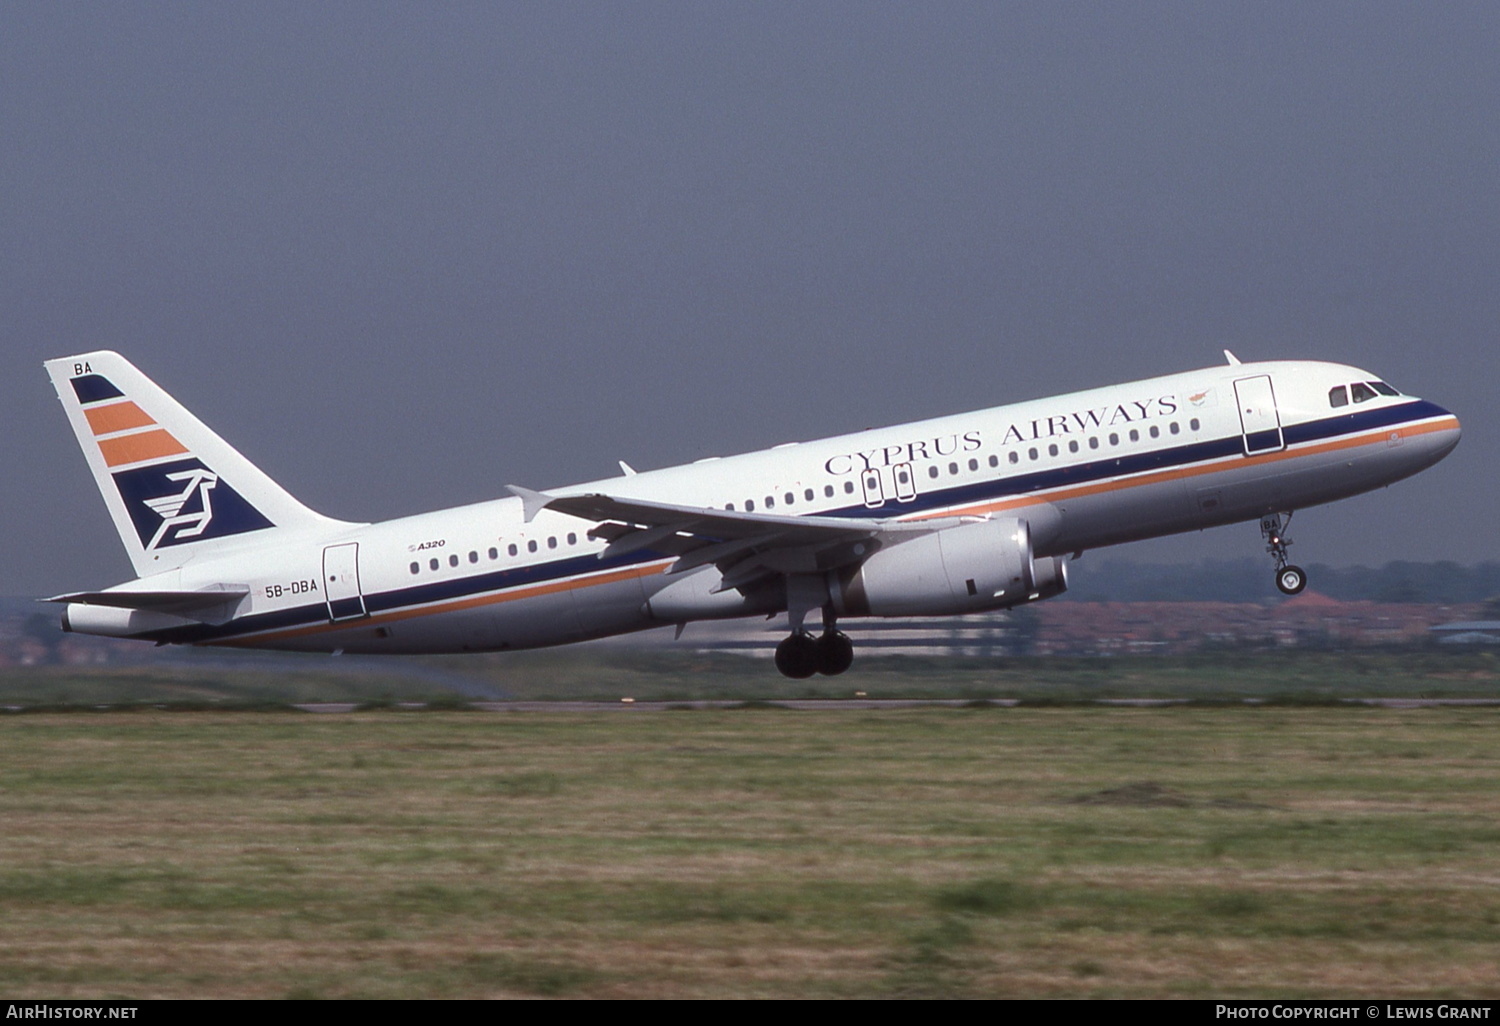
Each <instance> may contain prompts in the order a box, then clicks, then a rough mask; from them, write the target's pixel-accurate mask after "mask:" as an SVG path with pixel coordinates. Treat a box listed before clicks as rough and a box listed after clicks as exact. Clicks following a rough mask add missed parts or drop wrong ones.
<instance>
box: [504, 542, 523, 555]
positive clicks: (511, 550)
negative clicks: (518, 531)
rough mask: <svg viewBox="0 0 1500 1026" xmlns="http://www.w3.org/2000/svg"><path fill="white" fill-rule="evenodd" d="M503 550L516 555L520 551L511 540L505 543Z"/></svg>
mask: <svg viewBox="0 0 1500 1026" xmlns="http://www.w3.org/2000/svg"><path fill="white" fill-rule="evenodd" d="M505 551H506V552H508V553H510V554H511V555H512V556H514V555H517V554H518V553H519V552H520V550H519V549H517V548H516V543H515V542H511V543H510V544H509V545H507V546H506V547H505Z"/></svg>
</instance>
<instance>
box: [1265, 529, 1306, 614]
mask: <svg viewBox="0 0 1500 1026" xmlns="http://www.w3.org/2000/svg"><path fill="white" fill-rule="evenodd" d="M1291 523H1292V514H1291V513H1288V514H1287V515H1286V523H1285V525H1283V524H1282V520H1281V514H1279V513H1272V514H1271V515H1270V516H1268V517H1261V518H1260V533H1261V536H1262V537H1263V538H1265V539H1266V551H1267V552H1269V553H1270V554H1271V558H1272V559H1274V560H1275V561H1276V587H1277V588H1279V589H1280V590H1281V593H1282V594H1283V595H1296V594H1297V593H1299V592H1300V591H1301V590H1302V589H1303V588H1305V587H1307V571H1306V570H1303V569H1302V568H1301V567H1300V566H1293V565H1292V564H1291V563H1288V562H1287V556H1286V550H1287V546H1289V545H1291V544H1292V543H1291V541H1289V540H1288V539H1287V536H1286V527H1290V526H1291Z"/></svg>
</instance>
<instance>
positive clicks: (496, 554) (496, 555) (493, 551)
mask: <svg viewBox="0 0 1500 1026" xmlns="http://www.w3.org/2000/svg"><path fill="white" fill-rule="evenodd" d="M490 558H491V559H499V558H500V550H499V549H490Z"/></svg>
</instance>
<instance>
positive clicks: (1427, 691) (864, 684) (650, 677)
mask: <svg viewBox="0 0 1500 1026" xmlns="http://www.w3.org/2000/svg"><path fill="white" fill-rule="evenodd" d="M236 656H239V657H242V658H236ZM203 659H211V660H213V662H212V663H209V664H205V663H203V662H201V660H203ZM271 659H272V661H270V662H266V661H263V660H262V657H261V656H259V655H258V654H252V653H229V654H225V653H214V652H210V653H200V652H188V653H172V654H171V655H170V656H168V657H164V658H163V659H162V660H161V661H159V662H153V663H150V664H147V665H137V666H115V667H97V668H90V669H78V668H72V667H12V668H7V669H4V670H0V706H7V705H11V706H24V707H27V708H35V707H39V706H41V707H54V708H65V707H84V708H93V707H95V706H99V705H104V706H110V707H115V706H119V705H148V706H149V705H164V706H167V707H171V708H185V709H214V708H272V707H275V706H277V705H280V704H285V703H291V702H361V703H372V704H384V705H394V704H396V703H400V702H429V703H439V704H447V705H450V706H455V705H458V704H461V703H463V702H465V701H468V700H470V699H473V698H477V697H497V698H498V697H509V698H515V699H526V700H548V699H582V700H598V701H609V702H616V701H619V700H620V699H621V698H624V697H630V698H635V699H637V700H664V701H686V700H691V699H721V700H729V701H736V702H746V703H751V704H754V703H759V702H775V701H777V700H784V699H790V698H849V697H852V696H854V695H855V694H856V692H863V693H864V694H866V695H868V696H869V697H872V698H945V699H955V698H956V699H968V700H971V701H974V702H984V701H985V700H989V699H1001V698H1003V699H1020V700H1023V701H1026V702H1028V703H1033V704H1035V703H1048V702H1052V703H1063V704H1067V703H1077V702H1089V701H1095V700H1099V699H1130V698H1173V699H1180V700H1186V701H1193V702H1205V703H1211V702H1226V701H1229V702H1238V701H1243V700H1245V699H1255V700H1259V701H1270V702H1276V703H1281V704H1311V705H1316V704H1326V703H1334V702H1338V701H1339V700H1341V699H1344V698H1349V697H1392V696H1396V697H1414V698H1438V697H1446V698H1494V697H1497V696H1500V665H1497V663H1496V660H1495V657H1494V654H1493V653H1489V652H1473V651H1463V650H1457V649H1450V648H1438V647H1433V648H1422V649H1413V650H1406V651H1361V652H1277V651H1239V650H1236V651H1229V652H1221V653H1208V654H1200V655H1192V656H1173V657H1145V656H1137V657H1122V658H1116V659H1103V658H1099V659H1064V658H1023V659H996V660H977V659H913V658H906V657H869V656H862V657H860V659H859V660H858V662H857V663H856V665H855V668H854V670H852V671H851V672H850V673H848V674H846V675H844V676H840V677H836V678H828V677H814V678H811V679H809V680H787V679H785V678H783V677H781V676H779V675H778V674H777V673H776V671H775V668H774V667H773V666H772V665H771V662H770V660H768V659H752V658H748V657H741V656H727V655H700V654H697V653H694V652H692V651H691V650H690V649H687V648H680V649H673V648H661V649H630V648H607V647H602V646H583V647H578V648H572V649H560V650H548V651H541V652H513V653H501V654H496V655H475V656H443V657H431V658H410V659H408V658H402V657H390V658H387V659H375V658H368V659H363V660H351V659H347V658H335V657H329V656H305V657H298V656H275V657H271Z"/></svg>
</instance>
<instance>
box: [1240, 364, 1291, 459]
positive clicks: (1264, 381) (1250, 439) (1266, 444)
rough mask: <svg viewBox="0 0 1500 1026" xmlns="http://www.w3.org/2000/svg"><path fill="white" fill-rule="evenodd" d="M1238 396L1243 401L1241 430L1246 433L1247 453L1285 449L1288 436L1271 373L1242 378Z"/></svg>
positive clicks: (1251, 454) (1241, 405)
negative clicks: (1286, 436) (1282, 425)
mask: <svg viewBox="0 0 1500 1026" xmlns="http://www.w3.org/2000/svg"><path fill="white" fill-rule="evenodd" d="M1234 395H1235V398H1236V399H1238V400H1239V411H1240V430H1241V431H1243V432H1244V435H1245V455H1246V456H1254V455H1256V454H1257V453H1262V452H1276V451H1277V450H1278V449H1285V448H1286V439H1285V438H1284V437H1283V436H1282V433H1281V414H1279V413H1278V412H1277V411H1276V393H1275V392H1274V391H1273V390H1272V389H1271V376H1270V375H1269V374H1261V375H1258V376H1256V377H1253V378H1240V379H1239V380H1238V381H1236V382H1235V383H1234Z"/></svg>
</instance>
